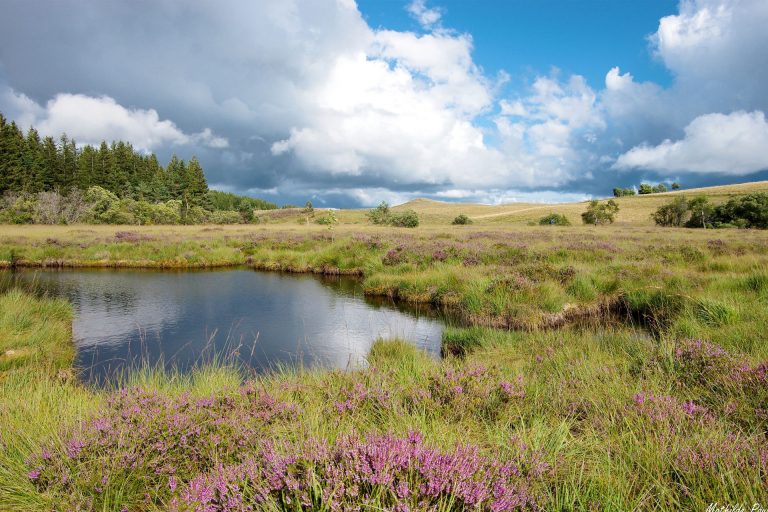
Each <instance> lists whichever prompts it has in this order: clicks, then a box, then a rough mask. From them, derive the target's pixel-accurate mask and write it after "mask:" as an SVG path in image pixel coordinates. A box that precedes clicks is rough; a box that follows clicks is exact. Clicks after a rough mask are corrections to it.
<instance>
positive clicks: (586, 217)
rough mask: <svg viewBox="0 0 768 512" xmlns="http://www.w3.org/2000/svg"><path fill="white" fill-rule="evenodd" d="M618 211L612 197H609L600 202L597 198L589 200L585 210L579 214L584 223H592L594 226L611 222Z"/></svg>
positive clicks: (617, 206)
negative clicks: (605, 200)
mask: <svg viewBox="0 0 768 512" xmlns="http://www.w3.org/2000/svg"><path fill="white" fill-rule="evenodd" d="M618 211H619V205H618V203H616V201H614V200H613V199H609V200H608V201H607V202H605V203H602V204H600V201H598V200H597V199H593V200H592V201H590V202H589V206H588V207H587V211H586V212H584V213H582V214H581V220H582V221H583V222H584V224H593V225H595V226H599V225H602V224H613V221H614V220H615V217H616V214H617V213H618Z"/></svg>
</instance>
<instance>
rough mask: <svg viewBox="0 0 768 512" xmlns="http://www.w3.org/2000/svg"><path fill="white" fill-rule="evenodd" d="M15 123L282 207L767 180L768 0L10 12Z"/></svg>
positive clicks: (0, 86) (7, 111) (451, 1)
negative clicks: (174, 164) (198, 173)
mask: <svg viewBox="0 0 768 512" xmlns="http://www.w3.org/2000/svg"><path fill="white" fill-rule="evenodd" d="M2 10H3V15H2V16H1V17H0V112H2V113H3V114H4V115H5V117H7V118H9V119H12V120H14V121H16V123H17V124H19V125H20V126H21V127H22V128H23V129H25V130H26V129H27V128H28V127H29V126H32V125H33V126H35V127H36V128H38V130H39V131H40V132H41V133H43V134H44V135H52V136H54V137H58V136H59V135H60V134H61V133H62V132H66V133H67V134H68V135H69V136H70V137H73V138H75V140H77V142H78V143H80V144H98V143H99V142H100V141H101V140H102V139H106V140H108V141H110V140H127V141H129V142H131V143H132V144H133V145H134V147H136V148H137V149H139V150H140V151H144V152H154V153H157V154H158V156H159V157H160V158H161V160H167V159H168V158H169V157H170V155H171V154H173V153H176V154H177V155H179V156H180V157H181V158H190V157H191V156H192V155H197V156H198V158H199V159H200V161H201V162H202V164H203V167H204V168H205V171H206V176H207V177H208V181H209V184H210V185H211V187H212V188H216V189H219V190H226V191H231V192H236V193H241V194H247V195H250V196H254V197H261V198H264V199H267V200H271V201H275V202H277V203H279V204H285V203H293V204H303V203H304V202H306V201H307V200H311V201H312V202H313V203H314V204H315V205H316V206H330V207H365V206H372V205H375V204H378V203H379V202H380V201H382V200H385V201H388V202H390V203H393V204H398V203H401V202H404V201H407V200H409V199H413V198H416V197H428V198H432V199H438V200H446V201H467V202H469V201H471V202H483V203H492V204H495V203H505V202H513V201H536V202H562V201H574V200H582V199H586V198H591V197H605V196H608V195H610V194H611V190H612V188H613V187H617V186H619V187H628V186H633V185H637V184H639V183H640V182H641V181H647V182H653V183H656V182H660V181H665V182H672V181H677V182H679V183H680V184H681V185H682V186H683V188H688V187H695V186H705V185H714V184H723V183H735V182H745V181H751V180H757V179H768V121H766V117H765V112H766V111H768V87H766V84H768V31H767V30H765V26H767V25H768V1H766V0H682V1H680V2H673V1H669V0H643V1H629V0H559V1H556V0H535V1H534V0H507V1H503V2H500V1H496V0H442V1H440V0H402V1H401V0H359V1H358V2H355V1H354V0H250V1H246V0H241V1H234V0H224V1H217V2H208V1H202V0H200V1H195V2H177V1H175V0H134V1H130V2H129V1H117V0H106V1H104V0H73V1H71V2H60V1H56V0H3V8H2Z"/></svg>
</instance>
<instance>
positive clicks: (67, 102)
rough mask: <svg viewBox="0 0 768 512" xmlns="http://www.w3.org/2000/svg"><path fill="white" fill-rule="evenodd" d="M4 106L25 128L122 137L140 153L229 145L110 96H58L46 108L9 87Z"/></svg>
mask: <svg viewBox="0 0 768 512" xmlns="http://www.w3.org/2000/svg"><path fill="white" fill-rule="evenodd" d="M0 108H2V109H8V110H9V111H11V112H13V113H14V114H15V116H16V119H18V120H19V122H20V124H21V125H22V126H24V127H28V126H34V127H35V128H37V130H38V131H39V132H40V133H41V134H43V135H50V136H53V137H58V136H59V135H61V134H62V133H66V134H67V135H68V136H69V137H70V138H72V139H75V140H76V141H77V142H78V143H80V144H94V145H97V144H99V143H100V142H101V141H102V140H106V141H107V142H111V141H113V140H122V141H128V142H130V143H131V144H132V145H133V146H134V147H135V148H136V149H138V150H140V151H151V150H153V149H155V148H158V147H160V146H163V145H166V144H176V145H183V144H197V145H202V146H207V147H211V148H226V147H227V146H228V141H227V140H226V139H225V138H223V137H219V136H217V135H215V134H214V133H213V132H212V131H211V130H210V129H209V128H205V129H204V130H203V131H201V132H199V133H194V134H186V133H184V132H183V131H181V130H180V129H179V128H178V127H177V126H176V125H175V124H174V123H173V122H172V121H170V120H167V119H165V120H162V119H160V116H159V114H158V113H157V111H156V110H154V109H139V108H126V107H124V106H122V105H120V104H118V103H117V102H116V101H115V100H114V99H113V98H110V97H109V96H98V97H93V96H86V95H83V94H57V95H56V96H55V97H54V98H52V99H51V100H49V101H48V102H47V103H46V105H45V106H44V107H43V106H41V105H38V104H37V103H36V102H35V101H33V100H32V99H30V98H28V97H27V96H25V95H24V94H20V93H17V92H16V91H13V90H12V89H10V88H4V91H3V93H2V94H0Z"/></svg>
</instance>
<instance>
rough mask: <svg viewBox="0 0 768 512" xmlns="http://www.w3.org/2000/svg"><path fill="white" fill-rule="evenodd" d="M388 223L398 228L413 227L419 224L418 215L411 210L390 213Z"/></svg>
mask: <svg viewBox="0 0 768 512" xmlns="http://www.w3.org/2000/svg"><path fill="white" fill-rule="evenodd" d="M389 223H390V224H391V225H393V226H395V227H399V228H415V227H417V226H418V225H419V215H418V214H417V213H416V212H415V211H413V210H405V211H403V212H400V213H395V214H392V216H391V217H390V221H389Z"/></svg>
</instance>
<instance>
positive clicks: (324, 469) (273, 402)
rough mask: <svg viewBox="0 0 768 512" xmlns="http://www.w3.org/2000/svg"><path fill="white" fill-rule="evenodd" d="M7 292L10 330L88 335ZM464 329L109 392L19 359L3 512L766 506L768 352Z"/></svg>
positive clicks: (5, 385)
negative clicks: (333, 367) (334, 363)
mask: <svg viewBox="0 0 768 512" xmlns="http://www.w3.org/2000/svg"><path fill="white" fill-rule="evenodd" d="M750 282H751V281H750ZM0 300H2V301H3V305H4V306H5V308H3V311H6V308H18V307H21V308H22V309H23V311H24V312H25V313H24V314H23V315H19V314H10V315H6V316H5V317H4V320H3V322H4V324H3V325H4V332H5V329H9V330H11V331H13V332H15V333H24V336H26V337H27V338H28V339H30V340H33V339H34V340H40V339H50V340H52V341H53V340H54V339H55V340H57V341H58V344H59V346H68V344H69V343H70V341H69V336H70V331H69V329H68V327H67V325H66V324H67V322H66V321H64V320H65V319H66V318H67V314H68V312H67V310H66V308H63V307H62V305H61V304H60V303H58V302H55V301H53V302H52V301H46V300H36V299H32V298H30V297H29V296H26V295H24V294H21V293H17V292H12V293H10V294H7V295H5V296H3V297H2V299H0ZM62 309H63V311H62ZM9 311H10V309H9ZM29 318H36V319H43V320H44V321H42V322H32V323H30V322H29V321H28V319H29ZM46 319H47V320H46ZM49 321H52V322H53V324H52V325H54V326H55V327H52V325H48V322H49ZM43 333H46V334H45V335H44V336H43ZM446 337H447V339H452V340H457V339H465V340H469V339H471V340H473V344H472V346H471V347H469V348H468V349H467V350H466V351H465V354H464V356H463V357H461V358H454V357H449V358H447V359H445V360H443V361H434V360H432V359H430V358H429V357H427V356H426V355H425V354H422V353H420V352H419V351H417V350H416V349H414V348H413V346H411V345H410V344H408V343H405V342H401V341H388V342H379V343H377V344H375V345H374V347H373V349H372V351H371V353H370V355H369V362H370V368H369V369H367V370H361V371H356V372H340V371H308V370H302V371H285V372H282V373H280V372H278V373H273V374H269V375H264V376H253V375H246V374H245V373H243V372H242V371H240V370H237V369H231V368H222V367H206V368H200V369H198V370H197V371H196V372H194V373H192V374H191V375H187V376H180V375H175V374H172V373H171V374H168V373H162V372H158V371H153V370H145V371H139V372H137V373H135V374H133V375H131V376H128V377H126V378H125V379H124V380H123V381H122V382H120V383H115V388H114V389H101V390H97V389H92V388H88V387H85V386H83V385H80V384H78V383H77V381H76V380H74V379H72V378H71V377H70V376H68V375H67V374H62V373H61V372H58V371H54V369H55V368H56V365H54V366H50V365H49V361H51V360H53V359H54V358H51V357H39V358H34V359H32V358H30V359H27V360H26V363H25V364H24V365H15V366H14V367H12V368H10V367H6V368H4V370H3V371H2V374H0V379H2V380H1V382H2V384H1V385H0V411H2V413H0V414H1V415H0V431H1V432H2V439H1V440H0V442H2V445H3V446H2V447H3V449H2V450H1V451H0V459H1V460H0V468H1V469H0V508H2V509H3V510H6V509H7V510H114V511H120V510H130V511H134V510H136V511H138V510H168V509H171V510H198V509H202V508H203V507H205V506H209V507H211V508H210V510H242V509H244V508H242V507H241V506H240V505H242V502H241V500H244V501H245V502H247V503H250V504H251V505H253V504H256V505H257V509H259V510H299V509H311V510H330V509H335V507H336V506H338V507H340V508H341V509H342V510H346V509H348V508H350V507H351V508H356V507H359V506H361V505H363V504H364V507H363V508H367V509H371V510H380V509H386V510H396V509H397V510H405V509H406V508H405V507H404V506H403V507H401V508H396V507H397V506H398V504H399V505H407V506H408V507H410V508H408V509H410V510H425V509H430V510H466V509H472V508H473V507H476V508H479V509H481V510H492V509H493V510H518V509H532V508H537V507H538V508H543V509H547V510H573V509H579V510H583V509H596V510H655V509H660V510H680V509H689V510H692V509H704V508H706V506H707V505H708V504H709V503H710V502H714V501H717V502H720V503H749V504H751V503H753V502H759V503H765V501H766V500H767V499H768V492H767V491H766V489H767V488H768V487H766V484H768V480H767V479H768V451H766V443H765V435H766V434H765V433H766V426H768V423H767V422H768V420H767V418H766V414H765V411H766V407H767V406H768V402H767V401H766V400H768V382H767V381H766V367H765V363H763V364H762V366H761V365H760V361H765V359H766V354H765V349H764V348H762V347H757V346H749V345H744V346H742V347H740V348H736V347H734V346H733V345H737V344H738V343H731V344H730V345H731V347H729V349H728V350H725V349H723V348H721V347H719V346H716V345H714V344H710V343H708V342H700V341H690V340H685V339H675V338H674V337H672V336H664V337H663V338H662V339H656V338H654V337H652V336H649V335H647V333H644V331H641V330H637V329H632V328H628V327H622V326H616V327H614V328H611V329H601V330H600V331H599V332H597V331H594V330H590V329H565V330H560V331H550V332H546V331H539V332H527V333H525V332H509V331H499V330H494V329H487V328H473V329H469V330H452V331H449V332H448V333H446ZM48 346H49V347H55V345H48ZM40 348H41V351H40V353H41V354H45V353H47V350H48V349H43V348H42V347H40ZM56 359H58V358H56ZM473 500H474V501H473ZM301 503H303V504H304V505H301Z"/></svg>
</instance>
